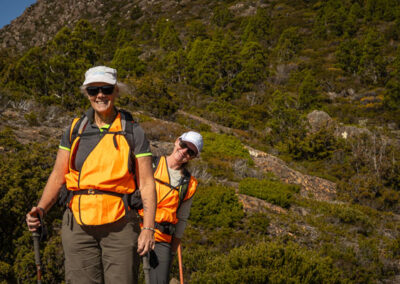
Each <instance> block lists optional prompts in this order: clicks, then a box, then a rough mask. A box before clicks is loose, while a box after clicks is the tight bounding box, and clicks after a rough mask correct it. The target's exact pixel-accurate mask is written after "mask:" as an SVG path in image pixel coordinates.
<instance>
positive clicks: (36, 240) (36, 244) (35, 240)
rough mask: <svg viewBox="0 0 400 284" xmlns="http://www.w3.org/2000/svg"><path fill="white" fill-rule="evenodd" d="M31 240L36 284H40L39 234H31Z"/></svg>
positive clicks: (36, 232)
mask: <svg viewBox="0 0 400 284" xmlns="http://www.w3.org/2000/svg"><path fill="white" fill-rule="evenodd" d="M32 238H33V249H34V250H35V264H36V271H37V283H38V284H42V264H41V262H40V246H39V241H40V234H39V233H38V231H35V232H33V233H32Z"/></svg>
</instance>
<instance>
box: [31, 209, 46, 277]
mask: <svg viewBox="0 0 400 284" xmlns="http://www.w3.org/2000/svg"><path fill="white" fill-rule="evenodd" d="M37 216H38V217H39V221H40V226H39V227H38V228H37V229H36V231H34V232H32V238H33V249H34V251H35V264H36V271H37V283H38V284H42V263H41V261H40V241H41V240H45V239H46V237H47V230H46V226H45V224H44V221H43V218H42V217H41V216H40V214H39V213H38V214H37Z"/></svg>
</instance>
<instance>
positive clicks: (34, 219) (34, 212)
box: [26, 207, 44, 232]
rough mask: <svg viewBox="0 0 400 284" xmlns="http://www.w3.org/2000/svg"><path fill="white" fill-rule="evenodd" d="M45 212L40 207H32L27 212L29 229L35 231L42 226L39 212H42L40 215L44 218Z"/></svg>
mask: <svg viewBox="0 0 400 284" xmlns="http://www.w3.org/2000/svg"><path fill="white" fill-rule="evenodd" d="M43 213H44V212H43V211H42V210H41V209H39V207H32V209H31V211H30V212H29V213H28V214H26V224H27V225H28V229H29V231H31V232H34V231H36V229H37V228H38V227H40V219H39V217H38V214H40V217H41V218H43Z"/></svg>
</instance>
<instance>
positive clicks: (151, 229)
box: [142, 227, 156, 233]
mask: <svg viewBox="0 0 400 284" xmlns="http://www.w3.org/2000/svg"><path fill="white" fill-rule="evenodd" d="M142 230H149V231H153V232H154V233H155V232H156V230H154V228H151V227H143V228H142Z"/></svg>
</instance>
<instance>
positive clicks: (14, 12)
mask: <svg viewBox="0 0 400 284" xmlns="http://www.w3.org/2000/svg"><path fill="white" fill-rule="evenodd" d="M35 2H36V0H0V7H1V8H0V29H1V28H2V27H3V26H5V25H7V24H9V23H10V22H11V21H12V20H14V19H15V18H17V17H18V16H20V15H22V13H23V12H24V11H25V9H26V8H28V7H29V6H30V5H32V4H33V3H35Z"/></svg>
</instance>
